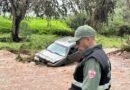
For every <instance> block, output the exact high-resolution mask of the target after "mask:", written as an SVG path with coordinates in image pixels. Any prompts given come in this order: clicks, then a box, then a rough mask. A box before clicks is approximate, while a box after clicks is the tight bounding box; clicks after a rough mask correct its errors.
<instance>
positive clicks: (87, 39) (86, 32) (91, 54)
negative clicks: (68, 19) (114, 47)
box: [69, 25, 111, 90]
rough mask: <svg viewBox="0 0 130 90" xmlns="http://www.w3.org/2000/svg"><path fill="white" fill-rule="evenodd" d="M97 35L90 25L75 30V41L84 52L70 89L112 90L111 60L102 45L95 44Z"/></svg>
mask: <svg viewBox="0 0 130 90" xmlns="http://www.w3.org/2000/svg"><path fill="white" fill-rule="evenodd" d="M95 35H96V31H95V30H94V29H93V28H92V27H90V26H88V25H84V26H80V27H79V28H78V29H77V30H76V31H75V36H74V41H76V42H77V45H78V48H79V50H81V51H83V54H82V58H81V60H80V62H79V63H78V65H77V68H76V70H75V73H74V79H73V81H72V85H71V88H70V89H69V90H110V86H111V83H110V80H111V65H110V61H109V59H108V57H107V55H106V54H105V52H104V51H103V49H102V45H96V44H95ZM102 39H103V38H102Z"/></svg>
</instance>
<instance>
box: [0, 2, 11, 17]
mask: <svg viewBox="0 0 130 90" xmlns="http://www.w3.org/2000/svg"><path fill="white" fill-rule="evenodd" d="M6 12H8V13H11V6H10V4H9V0H0V13H2V14H3V15H4V16H5V14H6Z"/></svg>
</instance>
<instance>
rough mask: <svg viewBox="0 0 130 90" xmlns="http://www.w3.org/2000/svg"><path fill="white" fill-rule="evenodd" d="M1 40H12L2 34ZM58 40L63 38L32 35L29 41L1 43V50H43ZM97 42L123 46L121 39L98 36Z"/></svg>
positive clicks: (106, 45) (0, 35)
mask: <svg viewBox="0 0 130 90" xmlns="http://www.w3.org/2000/svg"><path fill="white" fill-rule="evenodd" d="M0 38H10V34H7V33H6V34H0ZM58 38H61V36H58V35H52V34H31V35H30V39H29V41H23V42H20V43H15V42H12V41H11V40H10V41H8V42H0V48H1V49H8V48H11V49H15V50H19V49H20V48H22V49H28V50H41V49H44V48H46V47H47V46H48V45H49V44H51V43H52V42H54V41H55V40H56V39H58ZM96 41H97V43H98V44H102V45H103V46H104V47H105V48H112V47H115V48H120V47H121V46H122V44H121V38H119V37H105V36H101V35H97V37H96Z"/></svg>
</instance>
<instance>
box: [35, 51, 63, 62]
mask: <svg viewBox="0 0 130 90" xmlns="http://www.w3.org/2000/svg"><path fill="white" fill-rule="evenodd" d="M36 56H38V57H40V58H42V59H45V60H47V61H49V62H51V63H55V62H57V61H59V60H62V59H64V58H65V57H64V56H60V55H58V54H55V53H52V52H50V51H48V50H43V51H41V52H39V53H37V54H36Z"/></svg>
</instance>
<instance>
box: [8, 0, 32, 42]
mask: <svg viewBox="0 0 130 90" xmlns="http://www.w3.org/2000/svg"><path fill="white" fill-rule="evenodd" d="M9 2H10V4H11V8H12V16H13V20H12V40H13V41H15V42H19V41H20V40H21V39H20V38H19V26H20V23H21V21H22V20H23V19H24V17H25V14H26V11H27V9H28V7H29V3H30V1H29V0H9Z"/></svg>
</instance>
